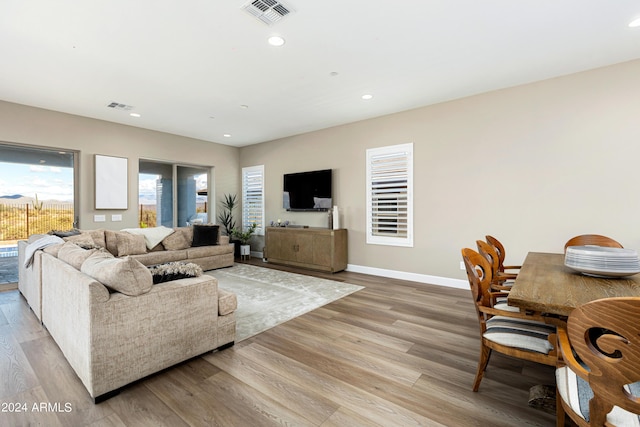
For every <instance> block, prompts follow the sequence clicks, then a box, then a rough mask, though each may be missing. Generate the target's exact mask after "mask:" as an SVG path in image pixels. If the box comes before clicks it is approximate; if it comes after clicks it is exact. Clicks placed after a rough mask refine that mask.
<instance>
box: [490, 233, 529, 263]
mask: <svg viewBox="0 0 640 427" xmlns="http://www.w3.org/2000/svg"><path fill="white" fill-rule="evenodd" d="M484 238H485V239H486V240H487V243H488V244H490V245H491V246H493V247H494V248H495V249H496V251H497V252H498V255H499V257H500V271H502V272H505V271H506V270H520V269H521V268H522V266H521V265H504V260H505V258H506V256H507V252H506V250H505V249H504V245H503V244H502V242H500V240H498V239H496V238H495V237H493V236H489V235H486V236H484Z"/></svg>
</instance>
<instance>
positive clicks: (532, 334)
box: [483, 316, 556, 354]
mask: <svg viewBox="0 0 640 427" xmlns="http://www.w3.org/2000/svg"><path fill="white" fill-rule="evenodd" d="M555 330H556V329H555V326H552V325H547V324H546V323H542V322H535V321H531V320H525V319H516V318H512V317H506V316H494V317H492V318H491V319H489V320H488V321H487V330H486V331H485V333H484V335H483V337H484V338H486V339H487V340H489V341H493V342H495V343H497V344H501V345H506V346H509V347H515V348H519V349H523V350H529V351H535V352H538V353H542V354H549V351H551V350H552V349H553V345H552V344H551V343H550V342H549V340H548V338H549V334H552V333H554V332H555Z"/></svg>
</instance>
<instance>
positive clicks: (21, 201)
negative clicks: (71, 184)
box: [0, 194, 73, 206]
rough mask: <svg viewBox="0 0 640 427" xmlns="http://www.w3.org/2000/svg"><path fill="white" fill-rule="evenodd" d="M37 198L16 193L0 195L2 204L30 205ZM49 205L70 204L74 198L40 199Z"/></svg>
mask: <svg viewBox="0 0 640 427" xmlns="http://www.w3.org/2000/svg"><path fill="white" fill-rule="evenodd" d="M35 200H36V199H35V198H34V197H27V196H22V195H20V194H15V195H13V196H0V204H4V205H30V204H32V203H33V202H34V201H35ZM40 201H41V202H43V203H44V204H45V206H47V205H68V204H70V203H73V201H72V200H53V199H51V200H40Z"/></svg>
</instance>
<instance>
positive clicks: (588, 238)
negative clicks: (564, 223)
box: [564, 234, 622, 252]
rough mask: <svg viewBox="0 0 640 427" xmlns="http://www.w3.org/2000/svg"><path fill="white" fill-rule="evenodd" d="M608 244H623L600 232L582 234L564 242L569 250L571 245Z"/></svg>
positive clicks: (617, 245)
mask: <svg viewBox="0 0 640 427" xmlns="http://www.w3.org/2000/svg"><path fill="white" fill-rule="evenodd" d="M585 245H595V246H606V247H609V248H621V247H622V245H621V244H620V243H618V242H616V241H615V240H613V239H612V238H611V237H607V236H601V235H599V234H582V235H580V236H576V237H572V238H571V239H569V240H568V241H567V243H565V244H564V251H565V252H566V251H567V248H568V247H569V246H585Z"/></svg>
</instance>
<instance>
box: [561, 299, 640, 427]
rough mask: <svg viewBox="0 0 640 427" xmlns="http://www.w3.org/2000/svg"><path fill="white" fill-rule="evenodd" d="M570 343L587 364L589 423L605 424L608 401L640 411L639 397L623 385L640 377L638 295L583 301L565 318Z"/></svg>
mask: <svg viewBox="0 0 640 427" xmlns="http://www.w3.org/2000/svg"><path fill="white" fill-rule="evenodd" d="M567 332H568V335H569V341H570V343H571V347H572V348H573V349H574V350H575V352H576V353H577V354H578V356H579V357H580V359H581V360H582V361H583V362H584V363H585V364H586V365H587V366H588V367H589V374H588V378H589V385H590V386H591V389H592V390H593V393H594V396H595V397H594V400H592V401H591V402H590V404H589V406H590V416H591V425H598V426H599V425H604V420H605V418H606V414H607V413H608V412H609V411H610V409H611V405H615V406H618V407H620V408H623V409H626V410H627V411H629V412H632V413H635V414H640V397H639V396H637V395H636V396H635V397H634V396H631V395H630V394H629V393H628V392H627V391H625V389H624V388H623V387H624V386H625V385H627V384H632V383H635V382H638V381H640V297H624V298H605V299H600V300H596V301H592V302H589V303H587V304H584V305H582V306H580V307H578V308H576V309H575V310H573V312H571V315H570V316H569V319H568V321H567Z"/></svg>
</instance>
